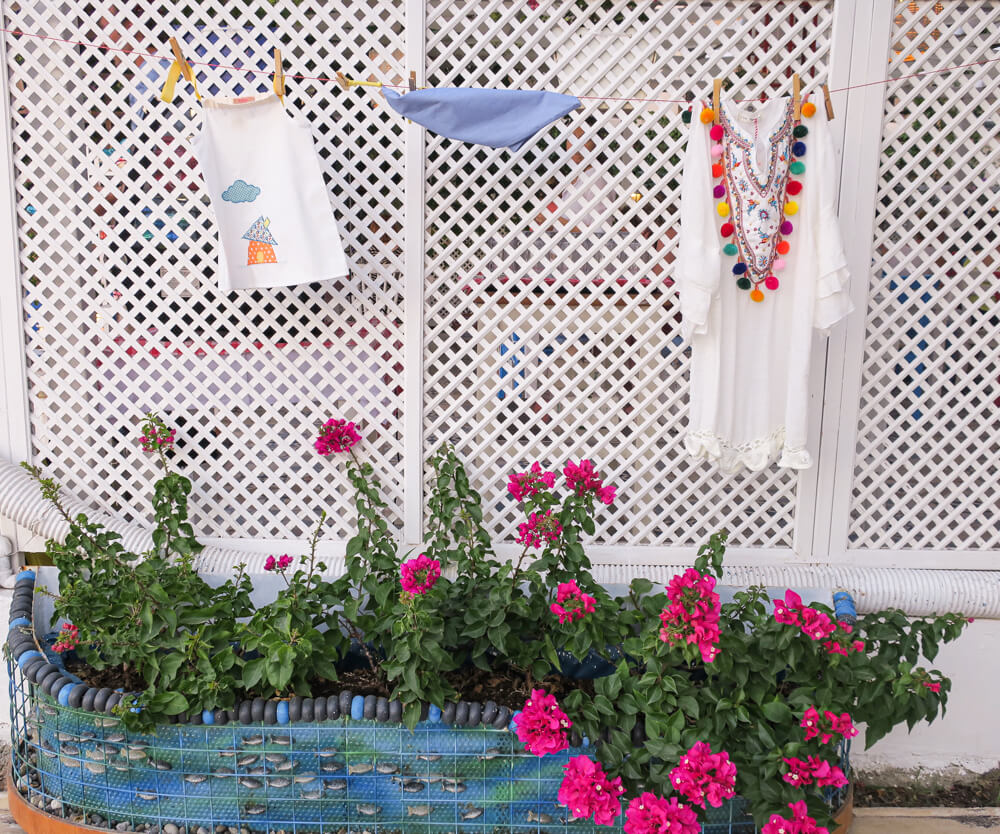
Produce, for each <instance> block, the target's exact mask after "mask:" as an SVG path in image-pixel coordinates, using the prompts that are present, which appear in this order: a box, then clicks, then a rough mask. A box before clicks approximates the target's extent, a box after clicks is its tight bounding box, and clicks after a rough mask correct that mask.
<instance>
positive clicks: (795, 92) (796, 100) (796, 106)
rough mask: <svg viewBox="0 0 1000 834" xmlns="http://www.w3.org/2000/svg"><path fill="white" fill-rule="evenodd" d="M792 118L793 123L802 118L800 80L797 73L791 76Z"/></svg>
mask: <svg viewBox="0 0 1000 834" xmlns="http://www.w3.org/2000/svg"><path fill="white" fill-rule="evenodd" d="M792 118H793V119H794V120H795V121H799V119H801V118H802V80H801V79H800V78H799V74H798V73H795V74H794V75H793V76H792Z"/></svg>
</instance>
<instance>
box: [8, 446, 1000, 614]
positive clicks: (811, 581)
mask: <svg viewBox="0 0 1000 834" xmlns="http://www.w3.org/2000/svg"><path fill="white" fill-rule="evenodd" d="M62 498H63V503H64V505H65V507H66V509H67V510H68V511H69V513H70V515H76V514H77V513H80V512H83V513H86V514H87V516H88V517H89V518H90V519H91V521H99V522H100V523H102V524H104V526H105V527H107V528H108V529H109V530H113V531H115V532H116V533H120V534H121V536H122V541H123V543H124V545H125V547H126V548H127V549H128V550H130V551H132V552H133V553H141V552H142V551H144V550H150V549H151V548H152V546H153V537H152V534H151V533H150V531H148V530H146V529H144V528H142V527H139V526H138V525H135V524H128V523H126V522H123V521H120V520H118V519H115V518H113V517H112V516H109V515H108V514H107V513H104V512H101V511H97V510H94V509H93V508H92V507H89V506H87V505H86V504H84V503H83V502H82V501H80V500H79V499H77V498H74V497H72V496H69V495H66V494H65V493H64V494H63V496H62ZM0 515H2V516H5V517H7V518H9V519H11V520H12V521H14V522H16V523H17V524H19V525H21V526H22V527H25V528H27V529H28V530H31V531H32V532H34V533H38V534H39V535H42V536H45V537H46V538H50V539H62V538H63V537H64V536H65V535H66V533H67V532H68V529H69V528H68V525H67V523H66V521H65V520H64V519H63V518H62V516H60V515H59V513H58V511H57V510H56V509H55V508H54V507H53V506H52V505H51V504H50V503H49V502H48V501H46V500H45V499H43V498H42V495H41V492H40V491H39V489H38V484H37V483H35V481H34V480H33V479H32V478H31V476H30V475H28V473H27V472H25V471H24V470H23V469H21V468H20V467H19V466H15V465H14V464H9V463H0ZM266 558H267V557H266V555H265V554H262V553H246V552H242V551H239V550H230V549H228V548H222V547H212V546H207V547H206V548H205V549H204V550H203V551H202V552H201V553H200V554H199V557H198V565H199V568H200V569H201V570H202V572H204V573H222V574H225V573H229V572H230V571H231V570H232V566H233V565H236V564H239V563H240V562H245V563H246V564H247V566H248V568H249V570H250V571H251V572H258V573H259V572H261V571H262V570H263V567H264V560H265V559H266ZM325 561H326V562H327V564H328V565H330V567H331V569H332V572H335V571H337V570H342V569H343V561H342V560H340V559H325ZM338 563H339V564H338ZM688 567H690V565H676V566H673V565H656V566H649V567H646V568H643V569H637V568H636V567H635V566H630V565H597V566H595V570H594V576H595V578H596V579H598V580H599V581H601V582H604V583H628V582H630V581H631V580H632V578H633V577H634V576H636V575H637V574H641V575H643V576H645V577H647V578H648V579H652V580H655V581H658V582H667V581H668V580H669V579H670V577H671V576H673V575H674V574H676V573H682V572H683V571H684V570H686V569H687V568H688ZM723 582H724V583H725V584H727V585H736V586H746V585H767V586H770V587H785V588H832V589H834V590H839V589H843V590H845V591H848V592H849V593H850V594H851V595H852V596H853V597H854V601H855V603H856V605H857V609H858V612H859V613H866V612H869V611H878V610H880V609H882V608H900V609H902V610H903V611H905V612H906V613H907V614H910V615H912V616H923V615H926V614H935V613H941V614H943V613H946V612H949V611H951V612H955V613H958V614H962V615H964V616H966V617H984V618H1000V571H967V570H909V569H899V568H859V567H837V566H829V567H827V566H823V565H803V566H800V567H797V566H783V565H760V566H754V567H727V568H726V569H725V576H724V577H723Z"/></svg>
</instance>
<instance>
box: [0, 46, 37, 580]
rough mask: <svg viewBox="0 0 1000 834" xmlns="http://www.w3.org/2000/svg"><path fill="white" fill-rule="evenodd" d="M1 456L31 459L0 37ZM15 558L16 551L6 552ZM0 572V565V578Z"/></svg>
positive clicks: (9, 532)
mask: <svg viewBox="0 0 1000 834" xmlns="http://www.w3.org/2000/svg"><path fill="white" fill-rule="evenodd" d="M0 96H2V102H0V262H2V263H4V264H7V266H6V267H3V268H2V269H0V458H2V459H4V460H9V461H14V462H17V461H22V460H30V458H31V418H30V415H29V411H28V378H27V374H26V371H25V352H24V304H23V301H24V295H23V290H22V288H21V266H20V259H19V257H18V241H17V211H16V199H15V186H16V179H15V176H14V151H13V144H12V142H13V137H12V135H11V128H10V125H11V119H10V92H9V90H8V76H7V45H6V41H5V37H3V36H0ZM0 536H3V537H6V538H8V539H10V540H11V541H12V542H13V545H14V550H15V551H16V550H17V549H18V546H19V542H18V540H17V526H16V525H15V524H14V523H13V522H12V521H9V520H7V519H5V518H2V517H0ZM10 558H11V559H13V558H15V557H14V556H11V557H10ZM2 574H3V571H2V569H0V578H2Z"/></svg>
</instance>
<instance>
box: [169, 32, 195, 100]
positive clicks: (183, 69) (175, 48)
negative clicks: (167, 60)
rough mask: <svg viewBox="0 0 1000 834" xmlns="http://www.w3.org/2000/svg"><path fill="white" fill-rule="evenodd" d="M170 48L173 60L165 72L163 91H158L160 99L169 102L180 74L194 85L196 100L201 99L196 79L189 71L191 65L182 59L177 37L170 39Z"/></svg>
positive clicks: (182, 55) (182, 54) (172, 98)
mask: <svg viewBox="0 0 1000 834" xmlns="http://www.w3.org/2000/svg"><path fill="white" fill-rule="evenodd" d="M170 49H171V51H172V52H173V53H174V62H173V63H172V64H171V65H170V70H169V71H168V72H167V80H166V81H165V82H163V91H162V92H161V93H160V100H161V101H164V102H166V103H167V104H170V102H172V101H173V100H174V88H175V87H176V86H177V81H178V79H179V78H180V77H181V76H184V80H185V81H187V82H189V83H190V84H191V86H192V87H194V94H195V96H197V98H198V101H201V93H199V92H198V81H197V80H196V79H195V77H194V73H193V72H192V71H191V65H190V64H189V63H188V62H187V61H185V60H184V53H183V52H181V45H180V44H179V43H177V38H171V39H170Z"/></svg>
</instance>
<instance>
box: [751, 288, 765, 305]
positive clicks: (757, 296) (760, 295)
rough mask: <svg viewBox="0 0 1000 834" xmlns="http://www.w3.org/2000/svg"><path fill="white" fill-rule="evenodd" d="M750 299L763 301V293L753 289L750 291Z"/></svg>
mask: <svg viewBox="0 0 1000 834" xmlns="http://www.w3.org/2000/svg"><path fill="white" fill-rule="evenodd" d="M750 300H751V301H758V302H759V301H763V300H764V293H762V292H761V291H760V290H754V291H753V292H751V293H750Z"/></svg>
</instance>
